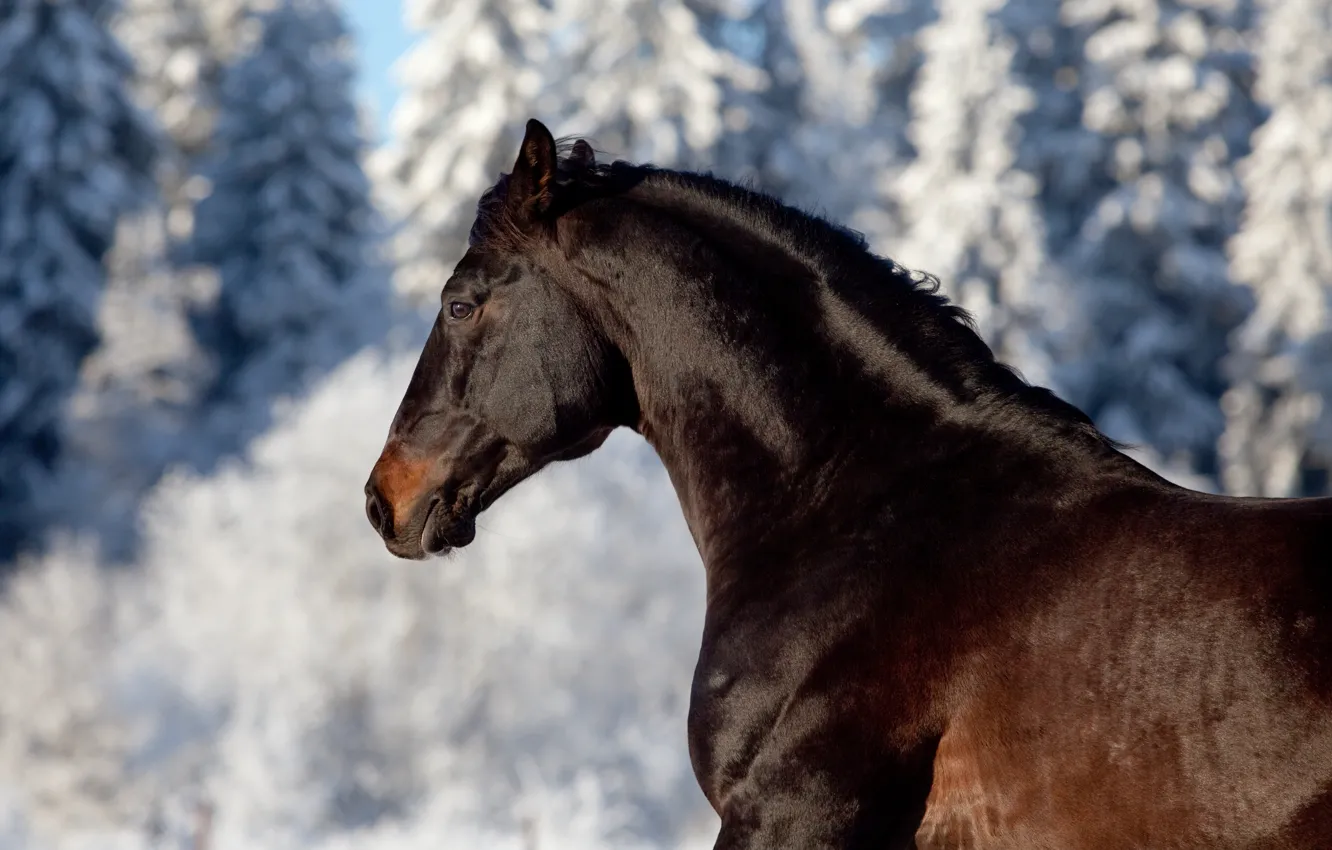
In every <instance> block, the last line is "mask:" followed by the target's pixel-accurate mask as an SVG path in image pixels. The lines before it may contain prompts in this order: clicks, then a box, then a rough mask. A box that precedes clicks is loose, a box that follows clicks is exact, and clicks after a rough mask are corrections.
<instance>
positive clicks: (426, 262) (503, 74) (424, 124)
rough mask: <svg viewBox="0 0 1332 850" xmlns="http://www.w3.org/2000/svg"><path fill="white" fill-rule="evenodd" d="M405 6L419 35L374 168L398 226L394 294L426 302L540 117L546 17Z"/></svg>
mask: <svg viewBox="0 0 1332 850" xmlns="http://www.w3.org/2000/svg"><path fill="white" fill-rule="evenodd" d="M404 6H405V10H406V16H407V25H408V27H409V28H410V29H411V30H413V31H416V32H420V33H421V34H422V35H421V38H420V41H419V42H418V43H417V44H416V45H415V46H414V47H413V48H412V49H411V50H410V51H409V52H408V53H407V54H406V55H405V56H404V57H403V58H402V59H401V60H400V65H399V69H398V72H399V77H400V80H401V84H402V93H401V95H400V96H399V99H398V105H397V107H396V109H395V110H394V113H393V132H392V136H393V141H392V143H391V146H390V147H388V148H386V149H384V150H382V151H380V152H378V153H377V154H376V157H375V160H374V164H373V167H374V169H375V171H376V173H377V174H378V175H379V176H380V177H381V181H380V182H381V183H382V184H383V187H382V189H383V191H384V193H385V196H386V200H387V202H388V203H389V205H390V206H391V207H392V209H393V210H394V214H395V215H396V216H397V217H399V218H401V219H402V221H403V225H404V226H403V228H402V230H401V233H400V234H399V237H398V239H397V240H396V242H395V251H394V254H395V257H396V260H397V272H396V284H397V287H398V289H399V290H401V291H402V292H404V293H406V294H408V295H409V296H411V297H414V298H419V299H421V300H422V301H428V300H431V299H433V298H434V296H435V295H436V294H437V293H438V291H439V289H440V288H441V287H442V286H443V285H444V281H445V280H446V279H447V278H448V275H449V272H450V271H451V270H452V268H453V266H454V264H455V263H456V262H457V261H458V258H459V257H460V256H461V255H462V251H463V248H464V246H465V244H466V239H467V231H468V230H469V229H470V227H471V225H472V220H473V218H474V215H475V205H476V201H477V198H479V197H480V196H481V193H482V192H483V191H485V189H486V188H487V187H488V186H490V185H491V184H492V183H494V182H495V178H496V176H497V175H498V174H499V173H500V172H501V171H506V170H508V168H509V166H511V165H512V164H513V152H514V151H516V150H517V149H518V148H517V146H518V142H519V141H520V140H521V137H520V136H519V135H515V134H516V133H519V132H520V130H518V129H516V128H520V127H521V126H522V125H523V122H524V121H525V120H526V119H527V118H528V117H531V116H532V115H535V114H536V112H537V111H538V110H537V107H536V96H537V94H538V93H539V91H540V89H541V84H542V80H541V70H542V67H541V62H542V60H543V59H544V58H545V56H546V55H547V51H548V50H549V46H548V45H547V44H546V43H545V42H546V36H547V32H548V30H549V23H548V21H549V18H550V13H549V10H547V9H546V8H545V7H544V6H543V4H541V3H538V2H535V0H498V2H481V0H406V2H405V3H404ZM520 116H521V117H520ZM542 117H543V118H545V119H546V120H549V117H548V116H546V115H544V114H543V115H542ZM557 132H558V131H557ZM506 143H507V144H506ZM506 148H507V150H506Z"/></svg>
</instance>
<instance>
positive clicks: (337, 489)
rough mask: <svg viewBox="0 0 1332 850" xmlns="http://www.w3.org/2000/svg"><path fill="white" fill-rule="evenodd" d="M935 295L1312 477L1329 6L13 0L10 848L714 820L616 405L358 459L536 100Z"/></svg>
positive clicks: (1, 217) (1325, 280) (5, 297)
mask: <svg viewBox="0 0 1332 850" xmlns="http://www.w3.org/2000/svg"><path fill="white" fill-rule="evenodd" d="M529 116H537V117H540V118H541V119H543V120H544V121H546V122H547V123H548V124H549V125H550V126H551V127H552V129H553V130H554V131H555V132H556V133H557V134H560V135H563V134H575V133H577V134H582V135H585V136H587V137H588V138H590V139H591V140H592V141H594V143H595V144H596V145H597V147H598V148H599V149H601V150H603V151H606V152H608V153H609V154H611V155H615V156H620V157H623V158H627V159H633V160H639V161H642V160H651V161H654V162H656V163H659V164H663V165H681V166H688V167H696V168H713V169H715V170H716V171H717V172H719V173H721V174H723V175H726V176H729V177H732V178H751V179H753V180H755V181H756V182H757V183H758V184H759V185H761V186H763V187H765V188H767V189H769V190H771V191H774V192H776V193H779V194H781V195H782V196H783V197H785V198H787V199H788V200H790V201H793V202H796V203H799V204H801V205H803V206H806V207H808V208H813V209H817V210H820V211H823V212H824V213H826V214H827V215H829V216H832V217H834V218H836V219H839V220H842V221H845V222H848V223H849V224H851V225H852V226H854V227H856V228H857V229H860V230H862V231H864V232H865V233H866V235H867V236H868V237H869V238H870V240H871V242H872V243H873V245H874V247H875V248H876V250H878V251H879V252H881V253H885V254H888V255H891V256H892V257H894V258H896V259H898V260H900V261H901V262H903V263H905V264H906V265H908V266H911V267H915V268H923V269H927V270H930V271H933V272H935V273H937V274H938V275H939V276H940V277H942V278H943V280H944V282H945V286H946V288H947V290H948V292H949V293H950V294H951V295H953V296H954V297H955V298H956V299H958V300H959V301H961V302H962V303H963V304H964V305H965V306H967V307H968V308H970V309H971V310H972V311H973V312H974V313H975V315H976V317H977V318H978V320H979V323H980V327H981V328H982V329H983V331H984V333H985V335H986V337H987V338H988V339H989V340H990V341H991V342H992V344H993V345H994V346H995V347H996V348H997V349H998V350H999V351H1000V352H1001V354H1002V355H1003V356H1004V357H1006V358H1008V359H1010V360H1011V361H1012V362H1015V363H1016V364H1017V365H1019V366H1020V367H1021V368H1022V370H1023V371H1024V372H1025V374H1026V375H1027V376H1028V377H1029V378H1031V379H1032V380H1035V381H1037V382H1040V383H1043V384H1046V385H1049V386H1053V387H1056V388H1057V389H1058V390H1059V391H1060V392H1062V393H1063V394H1065V395H1066V396H1067V397H1069V398H1070V399H1072V400H1073V401H1075V402H1077V403H1078V404H1079V405H1081V406H1082V407H1084V408H1085V409H1086V410H1087V411H1088V412H1089V413H1091V414H1092V415H1093V416H1094V417H1095V418H1096V420H1097V421H1098V422H1099V423H1100V424H1101V425H1102V426H1103V427H1104V428H1105V429H1106V430H1107V431H1109V432H1110V433H1111V434H1112V435H1114V436H1116V437H1119V438H1121V439H1125V440H1129V441H1133V442H1135V443H1137V444H1138V445H1139V449H1138V450H1137V451H1138V454H1139V456H1140V457H1142V458H1143V459H1144V460H1145V461H1146V462H1147V463H1149V464H1151V465H1152V466H1154V467H1155V468H1157V469H1158V470H1161V471H1162V472H1163V473H1165V474H1167V475H1168V476H1170V477H1172V478H1174V479H1175V480H1178V481H1181V482H1185V483H1188V484H1190V485H1191V486H1195V487H1199V488H1204V489H1210V490H1215V491H1226V492H1232V493H1240V494H1264V495H1281V496H1285V495H1296V494H1316V493H1325V492H1328V490H1329V478H1328V469H1329V466H1330V465H1332V412H1330V411H1328V410H1327V409H1326V406H1325V404H1324V401H1325V400H1332V331H1330V328H1332V323H1329V321H1328V310H1329V297H1330V296H1332V0H1064V1H1063V2H1059V0H1008V2H1004V1H1003V0H937V2H928V0H781V1H780V2H778V1H777V0H774V2H754V0H655V1H654V0H544V2H542V1H541V0H403V2H402V3H401V5H400V4H399V3H398V2H396V0H346V2H345V3H344V4H338V3H335V2H332V0H267V2H260V0H253V2H246V0H123V2H116V1H115V0H0V563H2V564H3V568H2V569H0V572H3V574H4V587H3V592H2V594H0V847H2V848H5V850H10V849H11V848H25V850H26V848H51V850H55V848H66V847H86V848H197V850H203V848H205V847H207V848H216V850H232V848H236V850H240V848H255V850H277V848H297V847H300V848H329V850H332V848H348V850H351V848H367V849H368V848H384V850H389V849H390V848H392V849H393V850H397V848H414V847H421V848H426V847H429V848H447V849H451V848H468V850H471V848H492V847H493V848H512V850H538V849H539V850H561V848H592V849H593V850H595V848H609V847H615V848H630V850H633V848H686V847H689V848H704V847H710V846H711V838H712V834H713V833H712V830H713V829H714V828H715V820H714V819H713V816H712V815H711V813H710V812H709V811H708V810H707V808H706V806H705V804H704V803H703V801H702V798H701V796H700V795H699V793H698V792H697V790H696V788H695V786H694V780H693V777H692V775H691V773H690V769H689V764H688V758H687V752H686V745H685V734H684V713H685V708H686V701H687V696H688V692H689V677H690V673H691V671H692V666H693V661H694V653H695V650H696V647H697V642H698V637H699V630H700V626H701V619H702V574H701V568H700V566H699V564H698V557H697V554H696V553H695V552H694V550H693V548H692V545H691V544H690V542H689V538H688V535H687V534H686V532H685V529H684V526H683V522H682V520H681V519H680V517H679V513H678V509H677V507H676V504H675V500H674V495H673V493H672V492H671V490H670V488H669V486H668V484H667V482H666V479H665V476H664V474H663V472H662V470H661V469H660V467H659V465H658V463H657V461H656V458H655V456H654V455H653V454H652V453H651V451H650V449H648V448H647V447H646V446H645V445H644V444H643V443H642V442H641V441H640V440H639V439H638V438H636V437H634V436H633V435H630V434H619V435H617V436H616V437H614V438H613V439H612V441H611V442H610V444H608V446H607V447H606V448H605V449H604V450H603V451H601V452H600V453H598V454H596V455H594V456H593V457H592V458H590V459H588V460H586V461H583V462H580V463H579V464H577V465H572V466H565V467H560V468H556V469H552V470H550V471H548V472H547V473H545V474H543V475H542V476H540V477H539V478H537V479H535V480H533V481H531V482H528V483H527V484H525V485H524V486H523V487H521V488H520V489H519V490H518V491H516V492H515V493H514V494H512V495H511V496H510V497H509V498H508V499H506V500H505V502H504V503H503V504H502V505H501V506H500V507H498V508H497V509H496V510H494V512H493V513H492V514H487V516H486V518H485V519H484V520H483V526H484V527H483V529H482V531H481V534H480V538H479V541H478V543H477V544H476V545H475V547H474V548H471V549H469V550H467V551H466V553H465V554H462V555H461V556H458V557H456V558H454V559H452V560H449V561H447V562H442V563H433V562H432V563H424V564H412V563H405V562H400V561H395V560H393V559H391V558H390V557H389V556H388V555H387V554H386V553H385V552H384V550H383V548H382V546H381V544H380V543H379V542H378V539H377V538H376V536H375V535H374V534H373V533H372V532H371V530H370V528H369V526H368V525H367V524H366V523H365V521H364V519H363V517H362V513H361V510H362V508H361V495H360V489H361V485H362V483H363V482H364V479H365V476H366V475H367V473H368V470H369V469H370V466H371V463H372V462H373V460H374V458H375V456H376V454H377V453H378V450H379V447H380V444H381V441H382V439H383V437H384V435H385V432H386V429H387V426H388V422H389V419H390V417H391V416H392V413H393V411H394V408H395V406H396V404H397V402H398V399H399V398H400V395H401V393H402V390H403V389H404V386H405V384H406V381H407V378H408V376H409V374H410V370H411V368H412V365H413V363H414V361H415V357H416V354H417V351H418V348H419V345H420V344H421V342H422V341H423V339H424V335H425V331H426V327H427V323H428V322H429V320H430V312H431V309H430V308H431V306H432V303H433V302H434V300H435V298H436V297H437V292H438V289H439V287H440V285H441V284H442V283H443V281H444V279H445V277H446V276H447V272H448V270H449V269H450V267H451V266H452V265H453V263H454V262H455V261H456V260H457V258H458V257H459V256H460V254H461V251H462V246H463V235H464V234H465V232H466V230H467V228H468V226H469V225H470V220H471V215H472V210H473V205H474V203H475V200H476V198H477V197H478V195H479V194H480V193H481V191H482V190H483V189H484V188H485V187H486V186H487V185H489V184H490V183H491V182H492V181H493V180H494V178H495V176H496V175H497V173H498V172H499V171H501V170H503V169H506V168H507V167H508V166H509V165H510V164H511V163H512V160H513V157H514V154H515V151H516V146H517V143H518V139H519V135H520V133H521V131H522V126H523V122H524V121H525V120H526V119H527V118H528V117H529Z"/></svg>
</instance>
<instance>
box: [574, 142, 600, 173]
mask: <svg viewBox="0 0 1332 850" xmlns="http://www.w3.org/2000/svg"><path fill="white" fill-rule="evenodd" d="M569 156H570V159H572V160H573V161H574V162H576V163H577V164H578V166H579V167H580V168H591V167H592V166H594V165H596V164H597V155H596V153H595V152H594V151H593V150H592V146H591V145H589V144H588V143H587V141H586V140H584V139H579V140H578V141H576V142H574V143H573V151H572V152H571V153H570V155H569Z"/></svg>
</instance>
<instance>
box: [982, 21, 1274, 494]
mask: <svg viewBox="0 0 1332 850" xmlns="http://www.w3.org/2000/svg"><path fill="white" fill-rule="evenodd" d="M998 17H999V18H1000V19H1001V20H1002V22H1003V24H1004V26H1005V27H1006V28H1007V29H1008V30H1009V31H1010V32H1013V33H1014V35H1015V38H1016V42H1015V43H1016V44H1017V45H1019V46H1020V48H1021V49H1020V51H1019V55H1018V56H1016V57H1015V58H1014V71H1015V73H1017V74H1018V75H1019V79H1020V80H1021V81H1022V82H1023V83H1024V84H1026V85H1027V86H1028V87H1030V88H1031V89H1032V90H1033V91H1035V92H1036V95H1037V102H1036V105H1035V108H1033V109H1032V110H1031V111H1030V112H1029V113H1028V114H1027V115H1025V116H1024V117H1023V119H1022V121H1021V123H1022V126H1023V141H1022V144H1021V145H1020V147H1019V156H1018V166H1019V167H1020V168H1022V169H1023V170H1024V171H1027V172H1028V173H1031V174H1034V175H1036V176H1037V177H1038V180H1039V187H1040V189H1039V194H1038V198H1039V201H1040V209H1041V212H1042V215H1043V218H1044V219H1045V227H1046V232H1047V240H1048V245H1049V247H1048V250H1047V254H1048V255H1049V256H1050V257H1051V259H1052V260H1053V261H1054V262H1056V263H1057V264H1058V267H1059V271H1060V274H1061V275H1062V277H1063V279H1064V280H1067V281H1069V282H1070V285H1072V286H1074V287H1076V291H1077V297H1078V299H1079V301H1080V302H1081V306H1080V308H1079V310H1078V311H1077V314H1078V315H1080V316H1081V322H1082V324H1081V327H1070V329H1069V330H1070V332H1069V333H1068V334H1067V335H1066V336H1065V339H1066V340H1068V341H1071V342H1074V343H1076V344H1075V345H1074V346H1073V347H1072V348H1070V349H1069V350H1067V351H1065V352H1063V353H1062V355H1061V356H1062V358H1064V362H1063V364H1062V365H1061V368H1060V369H1059V375H1058V380H1057V383H1058V384H1059V386H1061V387H1062V388H1063V389H1064V390H1065V391H1066V392H1067V393H1068V395H1069V396H1070V399H1071V400H1072V401H1074V402H1075V403H1077V404H1078V405H1080V406H1081V407H1082V408H1083V409H1085V410H1086V411H1087V412H1088V413H1090V414H1091V415H1092V416H1093V417H1094V418H1095V419H1096V420H1097V421H1098V424H1100V425H1101V426H1102V427H1103V428H1105V429H1106V430H1107V431H1108V432H1110V433H1111V435H1112V436H1115V437H1118V438H1121V439H1125V440H1129V441H1131V442H1135V443H1144V444H1146V445H1148V446H1151V447H1153V448H1154V449H1155V450H1156V451H1157V452H1158V453H1160V454H1161V455H1162V456H1163V458H1164V459H1165V460H1166V461H1167V462H1170V463H1176V464H1180V465H1184V466H1188V467H1191V468H1194V469H1196V470H1199V471H1202V472H1204V473H1206V474H1208V475H1214V474H1215V473H1216V471H1217V470H1216V452H1215V446H1216V440H1217V438H1218V437H1219V435H1220V433H1221V430H1222V426H1223V417H1222V414H1221V410H1220V403H1219V400H1220V398H1221V395H1222V393H1223V391H1224V389H1225V380H1224V376H1223V375H1222V373H1221V370H1220V366H1219V363H1220V360H1221V357H1222V355H1223V354H1224V353H1225V350H1226V344H1227V342H1226V341H1227V337H1228V334H1229V333H1230V331H1231V330H1232V329H1234V328H1235V327H1236V326H1237V325H1238V324H1239V323H1240V322H1241V321H1242V320H1243V319H1244V317H1245V315H1246V314H1247V311H1248V309H1249V306H1250V303H1251V302H1250V299H1249V298H1248V297H1247V294H1246V292H1245V291H1244V290H1243V288H1241V287H1239V286H1237V285H1235V284H1234V282H1233V281H1232V280H1231V279H1230V277H1229V273H1228V270H1227V266H1226V261H1225V255H1224V246H1225V243H1226V240H1228V239H1229V238H1230V236H1231V235H1232V234H1233V233H1234V232H1235V230H1236V229H1237V227H1238V223H1239V216H1240V211H1241V209H1242V205H1243V193H1242V191H1241V188H1240V186H1239V183H1238V181H1237V180H1236V178H1235V176H1234V163H1235V161H1236V160H1237V159H1238V158H1239V157H1241V156H1243V155H1244V154H1245V153H1246V152H1247V149H1248V137H1249V133H1250V131H1251V130H1252V128H1253V127H1254V126H1255V124H1256V123H1257V122H1258V121H1259V119H1260V115H1261V113H1260V110H1259V109H1258V107H1257V106H1256V105H1255V103H1254V102H1253V100H1252V97H1251V94H1250V89H1251V67H1252V57H1251V55H1250V54H1249V52H1248V49H1247V46H1246V43H1245V41H1244V33H1245V32H1247V29H1248V27H1249V26H1250V20H1249V18H1250V9H1249V6H1248V3H1247V2H1245V0H1188V2H1177V0H1076V2H1067V3H1057V2H1055V0H1013V1H1012V2H1011V3H1010V4H1009V5H1008V6H1006V7H1005V8H1004V9H1002V10H1000V12H999V13H998ZM1075 318H1076V317H1075Z"/></svg>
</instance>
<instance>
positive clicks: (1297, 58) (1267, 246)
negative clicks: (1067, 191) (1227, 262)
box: [1221, 0, 1332, 496]
mask: <svg viewBox="0 0 1332 850" xmlns="http://www.w3.org/2000/svg"><path fill="white" fill-rule="evenodd" d="M1262 12H1263V14H1262V15H1261V17H1260V23H1261V25H1260V28H1259V34H1260V35H1259V39H1258V48H1257V52H1258V71H1257V82H1256V84H1255V89H1256V92H1257V95H1258V98H1259V99H1260V100H1261V101H1262V102H1263V103H1264V104H1265V105H1267V106H1269V107H1270V108H1271V116H1270V117H1269V118H1268V119H1267V121H1266V123H1264V124H1263V125H1262V126H1261V127H1259V128H1258V130H1257V131H1256V132H1255V133H1254V135H1253V152H1252V153H1251V154H1250V155H1249V156H1248V157H1247V158H1246V159H1245V160H1244V161H1243V162H1241V163H1240V165H1239V169H1238V170H1239V175H1240V179H1241V180H1242V181H1243V184H1244V188H1245V190H1246V192H1247V196H1248V201H1247V205H1246V207H1245V211H1244V222H1243V226H1242V228H1241V230H1240V232H1239V233H1238V234H1237V235H1236V236H1235V237H1234V239H1232V240H1231V243H1230V250H1231V256H1232V260H1233V263H1232V270H1233V272H1234V275H1235V277H1236V279H1238V280H1240V281H1243V282H1244V283H1246V284H1248V285H1249V286H1250V287H1251V288H1252V289H1253V292H1254V295H1255V297H1256V300H1257V307H1256V309H1255V310H1254V312H1253V315H1252V316H1250V317H1249V319H1248V320H1247V321H1246V322H1245V323H1244V325H1243V326H1242V327H1241V328H1240V329H1239V331H1238V332H1237V333H1236V334H1235V336H1234V338H1233V351H1232V353H1231V355H1230V358H1229V360H1230V362H1229V364H1228V365H1229V369H1230V372H1231V375H1232V378H1233V380H1234V385H1233V386H1232V387H1231V389H1230V391H1229V392H1228V393H1227V395H1226V397H1225V410H1226V414H1227V424H1226V433H1225V436H1224V437H1223V438H1222V441H1221V455H1222V459H1223V463H1224V473H1225V484H1226V487H1227V489H1228V490H1230V491H1232V492H1235V493H1241V494H1245V495H1262V496H1290V495H1299V494H1306V493H1308V494H1312V493H1316V492H1320V491H1322V490H1325V489H1326V487H1327V485H1328V481H1327V478H1326V470H1327V469H1328V468H1329V467H1332V345H1329V344H1328V341H1329V335H1330V334H1332V327H1329V325H1330V324H1332V304H1329V299H1330V298H1332V3H1329V2H1327V0H1302V2H1292V0H1280V2H1272V1H1271V0H1267V2H1264V3H1263V4H1262Z"/></svg>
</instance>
